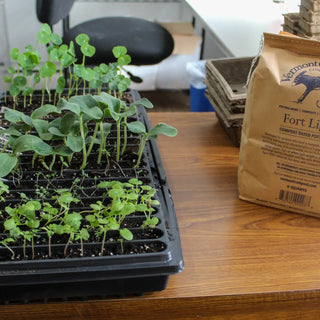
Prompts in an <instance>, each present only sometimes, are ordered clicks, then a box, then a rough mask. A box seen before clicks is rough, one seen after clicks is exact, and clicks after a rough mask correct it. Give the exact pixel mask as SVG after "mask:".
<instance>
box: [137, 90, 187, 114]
mask: <svg viewBox="0 0 320 320" xmlns="http://www.w3.org/2000/svg"><path fill="white" fill-rule="evenodd" d="M140 95H141V97H143V98H147V99H149V100H150V101H151V102H152V103H153V105H154V108H153V109H150V110H148V111H150V112H160V111H170V112H176V111H179V112H183V111H185V112H188V111H190V97H189V90H155V91H142V92H140Z"/></svg>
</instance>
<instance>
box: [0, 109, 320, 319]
mask: <svg viewBox="0 0 320 320" xmlns="http://www.w3.org/2000/svg"><path fill="white" fill-rule="evenodd" d="M150 119H151V121H152V123H153V124H156V123H158V122H166V123H168V124H171V125H173V126H176V127H177V129H178V130H179V134H178V136H177V137H176V138H167V137H164V136H161V137H159V141H158V144H159V149H160V152H161V156H162V161H163V164H164V167H165V170H166V173H167V178H168V181H169V185H170V187H171V190H172V194H173V198H174V202H175V208H176V213H177V216H178V221H179V227H180V234H181V241H182V249H183V254H184V261H185V269H184V270H183V271H182V272H181V273H179V274H177V275H172V276H171V277H170V279H169V283H168V287H167V289H166V290H164V291H162V292H155V293H150V294H147V295H145V296H143V297H130V298H124V299H109V300H89V301H70V302H61V303H47V304H28V305H7V306H0V319H1V320H2V319H3V320H11V319H14V320H17V319H19V320H24V319H32V320H37V319H46V320H49V319H55V320H56V319H68V320H82V319H83V320H91V319H92V320H99V319H108V320H110V319H134V320H136V319H155V320H157V319H183V320H187V319H195V318H197V319H228V320H229V319H237V320H242V319H243V320H248V319H259V320H260V319H290V320H293V319H303V320H308V319H312V320H314V319H320V258H319V255H320V220H319V219H316V218H313V217H307V216H304V215H299V214H295V213H290V212H284V211H281V210H276V209H272V208H267V207H263V206H258V205H255V204H252V203H248V202H244V201H241V200H239V199H238V193H237V166H238V153H239V150H238V149H237V148H235V147H233V146H232V144H231V142H230V140H229V138H228V137H227V136H226V134H225V132H224V131H223V130H222V129H221V127H220V126H219V124H218V122H217V120H216V117H215V114H214V113H162V112H159V113H150ZM0 290H1V288H0Z"/></svg>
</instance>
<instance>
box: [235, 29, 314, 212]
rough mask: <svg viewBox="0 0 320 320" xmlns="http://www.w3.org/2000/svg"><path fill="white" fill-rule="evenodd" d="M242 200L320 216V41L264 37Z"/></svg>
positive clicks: (242, 167)
mask: <svg viewBox="0 0 320 320" xmlns="http://www.w3.org/2000/svg"><path fill="white" fill-rule="evenodd" d="M238 187H239V197H240V199H243V200H247V201H251V202H254V203H258V204H262V205H266V206H271V207H276V208H281V209H285V210H290V211H294V212H299V213H304V214H309V215H314V216H319V217H320V42H317V41H312V40H308V39H303V38H299V37H290V36H287V35H275V34H264V46H263V50H262V53H261V55H260V57H259V61H258V64H257V67H256V68H255V70H254V71H253V73H252V76H251V79H250V82H249V87H248V92H247V100H246V107H245V115H244V122H243V128H242V136H241V146H240V162H239V170H238Z"/></svg>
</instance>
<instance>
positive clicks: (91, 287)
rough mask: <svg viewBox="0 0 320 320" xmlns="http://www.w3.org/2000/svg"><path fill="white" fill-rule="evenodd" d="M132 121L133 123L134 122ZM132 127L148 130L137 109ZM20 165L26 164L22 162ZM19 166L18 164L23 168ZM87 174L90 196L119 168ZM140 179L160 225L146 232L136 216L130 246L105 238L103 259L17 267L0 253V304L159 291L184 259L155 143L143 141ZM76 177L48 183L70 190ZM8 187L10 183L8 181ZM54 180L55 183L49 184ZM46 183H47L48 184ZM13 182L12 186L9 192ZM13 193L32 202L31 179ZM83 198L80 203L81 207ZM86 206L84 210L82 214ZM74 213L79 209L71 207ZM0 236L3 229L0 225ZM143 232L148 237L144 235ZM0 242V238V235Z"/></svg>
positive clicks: (126, 171) (125, 173) (40, 248)
mask: <svg viewBox="0 0 320 320" xmlns="http://www.w3.org/2000/svg"><path fill="white" fill-rule="evenodd" d="M131 95H132V97H133V99H134V100H137V99H138V98H139V94H138V93H137V92H136V91H131ZM136 117H137V118H136ZM131 120H132V121H134V120H139V121H142V122H143V123H144V124H145V126H146V128H148V129H150V128H151V125H150V121H149V118H148V115H147V113H146V111H145V109H144V107H142V106H138V112H137V115H136V116H134V118H133V119H131ZM135 140H137V141H139V140H138V139H135V138H133V139H132V141H131V142H129V146H130V148H132V149H133V150H134V149H137V147H138V145H137V142H136V141H135ZM25 163H26V164H27V163H28V156H26V159H25ZM22 166H23V164H22ZM28 171H29V169H28V166H27V165H26V167H25V171H24V173H23V175H24V176H25V177H27V176H28V173H30V174H31V175H32V172H31V169H30V172H28ZM105 171H106V170H105V169H100V168H91V169H86V170H85V172H86V174H87V178H86V180H85V181H84V183H83V187H84V191H85V192H87V193H88V194H90V192H91V191H92V188H93V187H92V184H94V183H95V179H96V178H94V177H96V176H97V175H98V174H99V173H101V176H103V178H100V180H99V182H100V181H102V180H109V181H113V180H114V179H115V177H118V174H119V168H118V167H117V166H115V167H114V168H110V169H109V170H108V174H107V175H106V174H105ZM120 171H121V178H120V180H122V181H128V180H129V179H131V178H136V174H137V172H136V171H135V170H132V167H130V168H126V167H125V166H124V164H123V167H121V170H120ZM139 171H140V172H139V174H140V175H141V177H140V176H139V179H140V180H142V181H143V183H145V184H148V185H150V186H152V187H154V188H155V189H156V190H157V193H156V195H155V198H156V199H157V200H158V201H159V203H160V204H159V205H158V206H157V207H156V210H155V212H154V213H153V215H154V216H155V217H157V218H158V219H159V221H160V222H159V224H158V225H157V226H156V227H155V228H149V230H146V229H144V228H142V227H141V220H142V218H143V216H142V215H141V213H135V214H133V215H132V216H128V217H127V218H126V219H125V223H126V226H127V228H128V229H130V230H131V232H132V233H133V234H134V239H133V240H132V241H126V240H124V241H123V242H122V245H123V246H122V247H121V243H120V242H119V241H117V235H116V234H113V233H112V232H110V233H109V234H108V239H107V241H106V245H105V252H106V254H105V255H102V256H99V255H95V256H91V257H86V256H82V257H81V256H73V257H70V258H68V257H67V258H56V257H54V258H51V259H39V260H36V259H35V260H26V259H21V260H20V261H16V260H14V261H10V260H7V257H8V255H10V252H9V251H8V250H7V249H6V248H5V247H1V248H0V287H1V291H0V303H1V304H4V303H5V304H8V303H28V302H32V301H40V302H47V301H50V300H51V299H62V300H68V299H74V298H77V299H87V298H90V297H94V298H106V297H109V296H113V297H114V296H121V297H122V296H126V295H131V294H137V295H141V294H144V293H146V292H152V291H160V290H164V289H165V288H166V285H167V281H168V278H169V276H170V275H172V274H175V273H178V272H181V271H182V270H183V257H182V250H181V244H180V235H179V229H178V223H177V218H176V214H175V209H174V203H173V199H172V196H171V192H170V188H169V185H168V183H167V179H166V175H165V171H164V168H163V165H162V162H161V158H160V154H159V150H158V147H157V144H156V142H155V141H148V143H147V146H146V148H145V151H144V154H143V161H142V164H141V166H140V167H139ZM79 174H80V172H79V171H77V170H75V169H65V171H64V178H63V179H61V178H60V179H52V181H51V182H52V183H53V182H57V183H58V182H60V183H61V182H62V184H63V185H64V186H65V187H68V186H70V184H72V181H73V180H74V177H78V176H79ZM8 180H9V181H8V182H9V183H10V179H9V178H8ZM54 180H57V181H54ZM51 182H50V183H51ZM14 183H15V184H16V182H13V181H11V186H13V185H14ZM46 183H47V181H46V180H45V179H44V180H42V179H41V178H39V179H38V180H37V184H38V185H41V186H43V187H44V188H46V189H47V190H49V191H50V186H49V187H48V186H47V185H46ZM16 192H17V193H22V192H23V193H25V194H27V195H28V196H30V197H32V194H33V193H34V189H33V188H32V185H30V179H25V180H24V179H23V178H22V179H21V180H20V181H19V189H17V190H16ZM89 198H90V199H91V201H95V200H97V199H102V196H101V195H99V194H94V195H93V196H91V197H89ZM87 200H88V197H84V198H83V199H81V201H83V202H85V201H87ZM15 201H17V199H16V198H15V197H13V198H12V199H8V200H6V202H5V203H0V206H1V207H0V210H1V211H3V210H4V208H5V206H7V205H9V204H14V203H15ZM87 206H89V204H84V205H83V206H82V207H81V209H82V210H83V208H85V207H87ZM73 209H74V211H77V210H78V208H77V206H75V207H74V208H73ZM0 227H1V229H0V232H3V227H2V226H1V223H0ZM146 231H148V232H146ZM0 236H1V234H0ZM79 246H80V244H79V243H72V244H70V246H69V250H73V251H78V250H79ZM47 247H48V246H47V245H46V244H42V243H41V241H39V243H37V244H35V247H34V250H35V252H36V254H38V255H42V254H43V252H46V250H47ZM84 247H85V250H93V251H94V250H96V251H97V252H98V251H99V248H100V247H101V242H95V241H92V242H90V241H89V242H86V243H85V245H84ZM63 248H64V244H61V243H59V242H57V243H55V244H53V245H52V251H53V252H56V253H59V252H60V253H61V252H62V251H63ZM136 248H143V253H140V252H137V250H136ZM13 249H14V250H15V252H16V254H18V255H19V252H20V255H21V256H22V251H23V248H22V246H20V247H19V246H18V245H17V246H16V247H14V248H13ZM30 251H31V248H30V247H28V248H27V255H29V256H30V254H31V253H30Z"/></svg>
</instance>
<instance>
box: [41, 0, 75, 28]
mask: <svg viewBox="0 0 320 320" xmlns="http://www.w3.org/2000/svg"><path fill="white" fill-rule="evenodd" d="M74 2H75V0H36V12H37V18H38V20H39V21H40V22H41V23H48V24H49V25H50V26H51V27H52V26H53V25H55V24H56V23H57V22H59V21H60V20H63V19H65V18H67V17H68V15H69V12H70V10H71V8H72V6H73V4H74Z"/></svg>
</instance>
